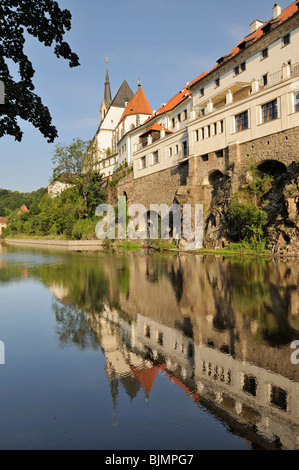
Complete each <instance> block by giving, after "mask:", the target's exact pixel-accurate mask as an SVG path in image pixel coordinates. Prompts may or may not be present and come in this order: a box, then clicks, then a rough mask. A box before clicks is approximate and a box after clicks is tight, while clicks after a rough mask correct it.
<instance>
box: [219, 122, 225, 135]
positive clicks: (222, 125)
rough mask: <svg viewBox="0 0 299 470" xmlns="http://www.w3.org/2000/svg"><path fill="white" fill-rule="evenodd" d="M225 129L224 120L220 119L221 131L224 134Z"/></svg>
mask: <svg viewBox="0 0 299 470" xmlns="http://www.w3.org/2000/svg"><path fill="white" fill-rule="evenodd" d="M223 131H224V121H220V130H219V133H220V134H222V133H223Z"/></svg>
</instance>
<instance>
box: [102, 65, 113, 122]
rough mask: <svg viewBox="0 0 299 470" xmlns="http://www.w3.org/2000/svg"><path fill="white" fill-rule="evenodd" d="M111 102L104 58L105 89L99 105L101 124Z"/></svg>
mask: <svg viewBox="0 0 299 470" xmlns="http://www.w3.org/2000/svg"><path fill="white" fill-rule="evenodd" d="M111 102H112V97H111V88H110V79H109V72H108V57H106V77H105V89H104V99H103V101H102V104H101V110H100V111H101V122H103V120H104V118H105V116H106V114H107V111H108V109H109V106H110V104H111Z"/></svg>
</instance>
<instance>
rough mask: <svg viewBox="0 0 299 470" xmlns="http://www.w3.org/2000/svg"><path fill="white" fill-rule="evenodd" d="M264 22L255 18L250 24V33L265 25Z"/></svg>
mask: <svg viewBox="0 0 299 470" xmlns="http://www.w3.org/2000/svg"><path fill="white" fill-rule="evenodd" d="M263 24H264V22H263V21H260V20H254V21H253V22H252V23H251V25H250V33H251V34H252V33H255V31H256V30H257V29H259V28H260V27H261V26H263Z"/></svg>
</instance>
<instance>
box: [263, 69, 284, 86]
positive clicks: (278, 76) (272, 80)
mask: <svg viewBox="0 0 299 470" xmlns="http://www.w3.org/2000/svg"><path fill="white" fill-rule="evenodd" d="M282 78H283V74H282V70H278V72H275V73H272V74H271V75H267V76H265V77H263V78H261V80H260V82H259V85H260V88H268V87H270V86H274V85H277V84H278V83H280V82H281V80H282Z"/></svg>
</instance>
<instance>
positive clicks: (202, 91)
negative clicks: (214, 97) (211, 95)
mask: <svg viewBox="0 0 299 470" xmlns="http://www.w3.org/2000/svg"><path fill="white" fill-rule="evenodd" d="M204 95H205V89H204V88H201V89H200V96H204Z"/></svg>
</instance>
